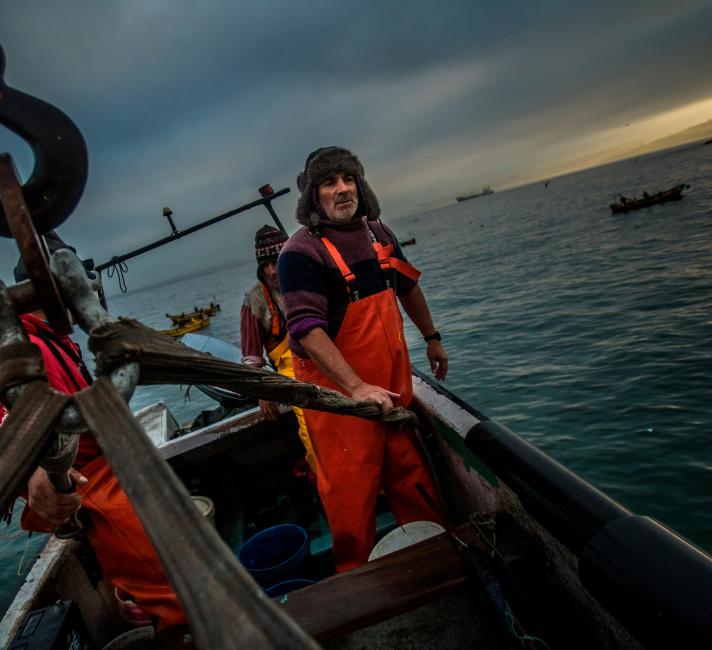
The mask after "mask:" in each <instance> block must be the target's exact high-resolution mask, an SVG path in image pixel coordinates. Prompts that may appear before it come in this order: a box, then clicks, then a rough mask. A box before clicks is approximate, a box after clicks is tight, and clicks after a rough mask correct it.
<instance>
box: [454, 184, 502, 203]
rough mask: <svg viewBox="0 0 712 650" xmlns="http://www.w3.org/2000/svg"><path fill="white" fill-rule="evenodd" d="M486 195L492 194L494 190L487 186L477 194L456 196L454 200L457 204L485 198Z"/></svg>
mask: <svg viewBox="0 0 712 650" xmlns="http://www.w3.org/2000/svg"><path fill="white" fill-rule="evenodd" d="M488 194H494V190H493V189H492V188H491V187H490V186H489V185H485V186H484V187H483V188H482V189H481V190H480V191H479V192H470V193H469V194H463V195H462V196H456V197H455V200H456V201H458V202H460V201H469V200H470V199H476V198H477V197H479V196H487V195H488Z"/></svg>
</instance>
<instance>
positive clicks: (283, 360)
mask: <svg viewBox="0 0 712 650" xmlns="http://www.w3.org/2000/svg"><path fill="white" fill-rule="evenodd" d="M286 241H287V235H286V233H284V232H282V231H281V230H278V229H277V228H273V227H272V226H262V227H261V228H260V229H259V230H258V231H257V233H256V234H255V256H256V257H257V279H258V280H259V282H258V283H257V284H256V285H255V286H254V287H252V289H250V291H249V293H247V294H246V295H245V301H244V303H243V305H242V312H241V313H240V346H241V347H242V363H244V364H246V365H249V366H258V367H262V366H264V365H266V362H265V359H264V352H266V353H267V357H268V358H269V362H270V364H271V365H272V367H273V368H274V369H275V370H276V371H277V372H279V373H280V374H282V375H286V376H287V377H292V378H294V370H293V368H292V353H291V351H290V350H289V344H288V341H287V322H286V320H285V317H284V306H283V305H282V296H281V295H280V292H279V283H278V282H277V257H278V256H279V252H280V251H281V250H282V246H284V242H286ZM259 405H260V411H262V414H263V415H264V416H265V417H266V418H267V419H269V420H277V418H278V417H279V409H278V407H277V404H275V403H274V402H269V401H266V400H259ZM293 411H294V415H295V416H296V417H297V423H298V425H299V431H298V433H299V438H300V440H301V441H302V444H303V445H304V449H305V460H306V462H307V465H308V467H309V469H310V470H311V472H312V475H311V476H313V475H314V474H315V473H316V459H315V457H314V450H313V448H312V444H311V441H310V440H309V432H308V431H307V425H306V423H305V421H304V413H303V411H302V409H300V408H298V407H294V408H293Z"/></svg>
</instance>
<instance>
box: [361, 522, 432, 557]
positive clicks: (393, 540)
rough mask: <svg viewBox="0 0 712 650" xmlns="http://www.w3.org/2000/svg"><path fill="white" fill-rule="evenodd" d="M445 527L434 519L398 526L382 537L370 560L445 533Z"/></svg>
mask: <svg viewBox="0 0 712 650" xmlns="http://www.w3.org/2000/svg"><path fill="white" fill-rule="evenodd" d="M444 532H445V529H444V528H443V527H442V526H441V525H440V524H436V523H435V522H434V521H411V522H410V523H408V524H403V525H402V526H398V528H395V529H393V530H392V531H391V532H390V533H388V534H387V535H386V536H384V537H383V539H381V541H380V542H378V544H376V545H375V546H374V547H373V550H372V551H371V555H369V556H368V559H369V560H375V559H377V558H379V557H383V556H384V555H388V554H389V553H395V552H396V551H399V550H400V549H402V548H406V547H407V546H412V545H413V544H417V543H418V542H422V541H423V540H424V539H428V538H429V537H435V536H436V535H440V534H441V533H444Z"/></svg>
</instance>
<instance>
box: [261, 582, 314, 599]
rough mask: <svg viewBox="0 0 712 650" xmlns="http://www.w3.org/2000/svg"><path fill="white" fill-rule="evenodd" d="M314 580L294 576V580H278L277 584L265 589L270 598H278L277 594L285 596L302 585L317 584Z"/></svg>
mask: <svg viewBox="0 0 712 650" xmlns="http://www.w3.org/2000/svg"><path fill="white" fill-rule="evenodd" d="M315 584H316V582H314V580H306V579H304V578H294V579H293V580H285V581H283V582H278V583H277V584H276V585H272V586H271V587H269V588H268V589H265V592H267V595H268V596H269V597H270V598H276V597H277V596H284V594H288V593H289V592H290V591H296V590H297V589H301V588H302V587H308V586H309V585H315Z"/></svg>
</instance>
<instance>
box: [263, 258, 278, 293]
mask: <svg viewBox="0 0 712 650" xmlns="http://www.w3.org/2000/svg"><path fill="white" fill-rule="evenodd" d="M262 273H263V275H264V277H265V279H266V280H267V282H269V285H270V286H271V287H272V288H273V289H276V288H277V260H267V261H266V262H263V263H262Z"/></svg>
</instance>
